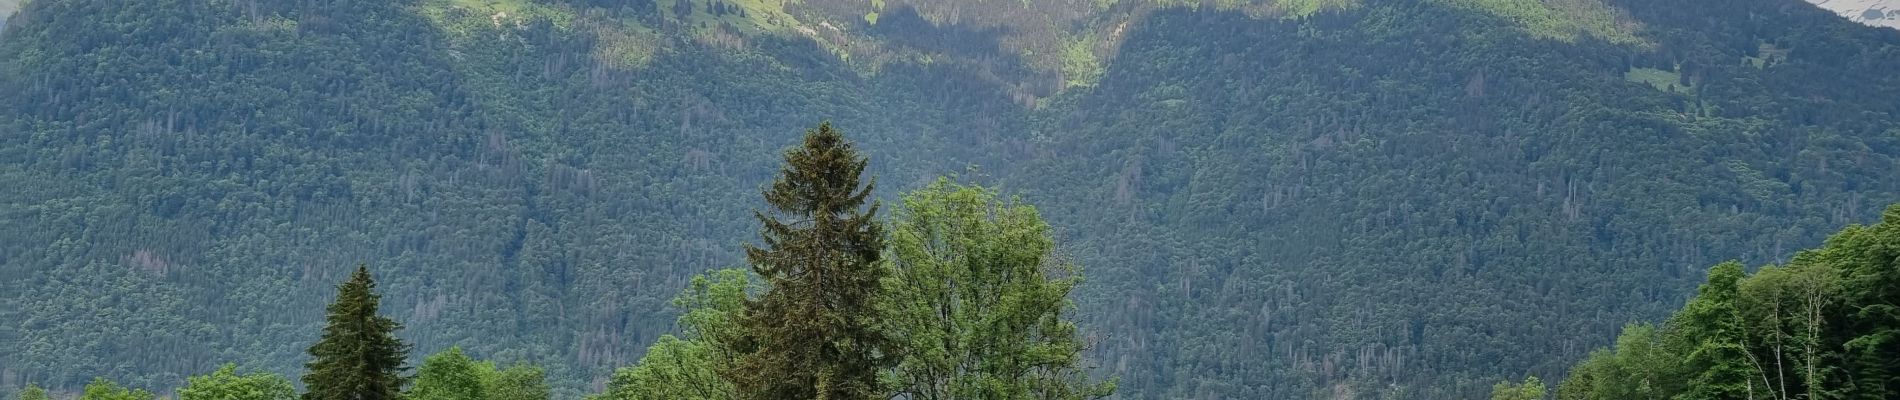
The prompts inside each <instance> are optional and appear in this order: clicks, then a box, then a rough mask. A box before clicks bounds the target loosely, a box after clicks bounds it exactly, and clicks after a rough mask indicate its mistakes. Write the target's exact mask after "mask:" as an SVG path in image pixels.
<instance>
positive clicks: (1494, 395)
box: [1491, 376, 1549, 400]
mask: <svg viewBox="0 0 1900 400" xmlns="http://www.w3.org/2000/svg"><path fill="white" fill-rule="evenodd" d="M1548 389H1549V388H1547V387H1545V386H1544V381H1542V380H1539V379H1537V377H1535V376H1531V377H1525V378H1524V382H1523V383H1511V382H1498V384H1496V385H1492V386H1491V400H1544V391H1545V390H1548Z"/></svg>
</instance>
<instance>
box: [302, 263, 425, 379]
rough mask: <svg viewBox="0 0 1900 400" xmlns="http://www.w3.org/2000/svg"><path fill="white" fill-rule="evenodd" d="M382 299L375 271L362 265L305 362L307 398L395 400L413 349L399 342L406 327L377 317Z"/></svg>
mask: <svg viewBox="0 0 1900 400" xmlns="http://www.w3.org/2000/svg"><path fill="white" fill-rule="evenodd" d="M381 298H382V296H380V295H378V294H376V281H375V280H373V279H371V278H370V276H369V268H368V267H366V266H361V265H359V266H357V267H356V273H355V274H352V275H351V276H350V280H349V281H348V282H344V283H343V285H341V286H338V287H337V296H336V302H335V303H331V304H330V308H329V313H330V315H329V317H328V320H329V326H325V327H324V328H323V338H322V339H318V340H317V344H315V345H312V346H310V355H311V356H312V357H314V358H315V359H314V360H311V361H310V363H309V364H304V368H305V369H306V370H308V371H309V372H306V373H305V374H304V376H303V383H304V386H306V387H307V388H308V389H309V392H306V393H304V395H303V398H304V400H393V399H395V398H397V395H398V394H399V393H400V391H401V389H402V385H403V381H404V378H403V377H402V375H401V373H402V371H403V369H404V367H403V360H404V358H406V357H407V354H408V352H409V346H408V345H407V344H404V343H403V342H402V340H401V339H397V338H396V335H395V332H396V330H397V329H402V325H401V324H398V323H396V321H393V320H390V319H389V318H387V317H383V316H381V315H378V314H377V313H376V308H377V303H378V302H379V301H380V300H381Z"/></svg>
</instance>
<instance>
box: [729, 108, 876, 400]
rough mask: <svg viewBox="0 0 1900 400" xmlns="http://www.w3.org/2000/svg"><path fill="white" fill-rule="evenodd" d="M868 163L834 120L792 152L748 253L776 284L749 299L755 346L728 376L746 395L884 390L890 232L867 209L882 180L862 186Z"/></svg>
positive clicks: (849, 394)
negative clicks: (881, 301) (882, 258)
mask: <svg viewBox="0 0 1900 400" xmlns="http://www.w3.org/2000/svg"><path fill="white" fill-rule="evenodd" d="M865 164H866V159H865V158H864V157H863V156H860V155H858V152H857V150H856V149H855V148H854V147H853V145H852V144H851V143H850V142H848V141H846V140H845V139H844V137H843V135H841V134H840V133H839V132H838V131H837V130H834V129H832V128H831V124H830V123H829V122H826V123H822V124H819V125H818V128H816V129H813V130H809V131H806V133H805V140H804V144H803V145H801V146H800V147H798V148H796V149H792V150H790V151H788V152H786V153H785V165H784V167H783V168H782V169H781V171H780V174H779V178H778V180H777V181H776V182H773V183H772V186H771V187H770V188H768V189H766V190H765V192H764V195H765V200H766V202H767V203H769V204H771V206H772V209H773V210H774V211H775V213H774V214H776V215H768V214H766V213H763V212H755V213H754V215H755V216H756V217H757V218H758V220H759V222H760V223H762V224H764V229H763V230H762V231H761V234H760V235H761V236H762V238H763V240H764V242H765V243H764V247H755V246H750V245H748V246H747V247H746V258H747V260H748V261H749V262H750V263H751V264H752V268H753V269H754V270H755V271H757V272H758V274H759V276H761V277H763V278H765V281H766V282H767V283H768V284H769V285H770V286H769V287H768V289H767V290H766V292H765V293H764V294H763V295H761V296H760V297H759V299H758V300H753V301H748V302H747V303H746V307H745V315H743V316H742V317H741V322H740V324H741V326H742V327H743V328H744V330H745V331H746V332H747V333H748V334H749V335H750V336H751V337H750V338H747V339H745V343H743V344H742V346H741V350H742V351H746V352H747V353H746V355H745V356H744V357H742V358H741V359H740V360H739V362H738V363H737V365H735V366H733V367H731V368H728V369H727V370H726V371H725V372H724V377H725V378H726V379H728V380H730V381H732V382H733V385H734V386H735V388H737V390H738V392H739V395H740V397H741V398H745V399H813V398H818V399H867V398H872V397H874V396H876V395H878V394H880V393H881V391H880V389H879V387H878V386H879V385H878V379H877V375H878V371H879V370H881V369H882V368H884V367H887V366H889V365H891V364H892V361H893V360H894V358H893V357H890V354H889V353H890V352H889V351H887V349H889V348H890V345H889V343H890V342H891V341H890V340H889V339H888V338H886V337H885V336H884V335H882V334H881V333H880V331H879V329H877V327H876V326H875V325H876V324H875V321H874V320H873V318H874V317H875V311H874V304H873V303H874V301H875V299H877V298H878V297H879V296H880V295H881V294H882V291H881V290H880V286H879V279H881V278H883V276H884V274H885V273H884V271H883V270H882V269H880V266H879V265H878V258H879V257H878V256H879V251H880V250H882V249H883V247H884V243H883V240H882V238H883V237H884V234H883V232H882V229H881V228H880V227H879V225H878V224H877V222H876V221H875V220H874V219H873V218H874V216H875V215H876V214H877V208H878V206H877V205H876V204H872V205H871V206H870V208H869V209H868V210H863V211H860V209H861V208H862V207H863V206H864V203H865V198H866V197H868V196H869V195H870V194H871V189H872V187H873V186H874V183H870V182H867V183H864V184H862V185H860V183H859V176H860V175H861V174H862V173H863V172H864V166H865Z"/></svg>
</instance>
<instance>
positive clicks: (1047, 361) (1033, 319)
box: [883, 179, 1115, 399]
mask: <svg viewBox="0 0 1900 400" xmlns="http://www.w3.org/2000/svg"><path fill="white" fill-rule="evenodd" d="M889 251H890V255H889V256H887V257H886V260H887V261H886V262H887V263H888V264H889V265H890V268H891V269H892V273H891V275H890V276H889V277H888V278H886V279H885V285H886V286H887V287H888V289H886V290H885V292H886V293H888V294H889V298H888V299H887V301H886V302H885V304H884V306H885V310H884V311H883V312H884V313H886V314H887V317H885V318H884V321H885V322H886V323H887V324H889V329H890V330H891V331H892V334H891V336H892V337H895V338H898V340H900V341H901V342H902V343H903V347H904V348H905V349H906V350H907V353H906V354H905V355H906V358H905V360H904V361H903V362H902V363H901V364H900V365H899V366H898V367H897V369H896V371H894V372H893V373H892V374H891V376H890V377H889V378H888V379H890V380H893V381H895V382H896V383H897V387H898V388H900V389H899V390H900V391H902V392H903V394H904V395H906V396H907V397H908V398H912V399H974V398H986V399H1016V398H1042V399H1081V398H1095V397H1101V396H1106V395H1109V394H1111V393H1112V392H1113V391H1114V388H1115V383H1114V382H1113V381H1110V382H1106V383H1091V382H1088V381H1087V380H1086V378H1087V377H1086V374H1084V373H1083V372H1082V370H1081V360H1080V357H1079V355H1078V354H1079V352H1080V351H1081V349H1082V347H1083V343H1082V342H1081V340H1079V339H1078V338H1077V335H1076V327H1075V324H1074V323H1073V322H1071V321H1069V320H1068V319H1067V318H1065V317H1064V313H1065V312H1067V311H1069V309H1070V308H1071V305H1070V303H1069V300H1068V296H1069V291H1070V290H1072V289H1074V288H1075V285H1076V284H1077V283H1078V282H1080V281H1081V273H1080V270H1079V268H1078V267H1077V266H1076V265H1075V264H1073V263H1071V262H1068V261H1067V260H1062V259H1059V258H1057V256H1056V254H1055V241H1054V239H1053V238H1052V236H1051V235H1050V228H1049V225H1048V224H1047V223H1045V222H1043V219H1042V217H1041V216H1040V215H1039V214H1037V212H1036V209H1035V208H1034V207H1031V206H1029V205H1025V204H1022V203H1020V202H1018V201H1016V200H1014V199H1004V198H1001V197H1000V196H999V195H997V193H996V192H994V191H992V190H989V189H985V188H982V187H978V186H967V185H962V184H958V183H956V182H953V181H951V180H948V179H939V180H938V181H937V182H936V183H933V184H931V185H930V186H928V187H925V188H923V189H920V190H918V191H916V192H912V193H910V194H907V195H905V196H904V198H903V207H902V208H901V209H900V210H898V212H897V215H896V218H895V220H894V221H893V222H892V229H891V239H890V250H889Z"/></svg>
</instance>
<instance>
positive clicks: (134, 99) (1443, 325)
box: [0, 0, 1900, 398]
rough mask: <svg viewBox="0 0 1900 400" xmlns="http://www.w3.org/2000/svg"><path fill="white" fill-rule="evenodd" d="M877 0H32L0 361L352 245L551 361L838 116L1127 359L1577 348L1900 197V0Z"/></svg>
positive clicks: (1299, 369) (577, 384)
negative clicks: (1058, 293) (1074, 273)
mask: <svg viewBox="0 0 1900 400" xmlns="http://www.w3.org/2000/svg"><path fill="white" fill-rule="evenodd" d="M873 3H876V4H874V5H866V4H859V3H855V2H845V1H810V2H799V3H783V4H781V3H779V2H755V1H717V2H705V1H697V0H694V1H659V2H650V1H641V0H628V1H620V0H585V1H584V0H572V1H559V2H555V1H549V2H528V1H501V0H497V1H473V0H469V1H463V0H455V1H450V0H427V1H389V0H344V1H300V0H254V1H253V0H240V1H222V0H215V1H210V0H151V1H136V2H118V1H96V0H35V1H32V2H30V3H28V4H27V5H26V7H25V9H24V10H22V12H21V13H20V14H19V15H17V16H15V17H14V18H13V19H11V20H10V21H9V22H8V23H7V26H6V27H5V31H4V32H3V33H0V93H7V94H8V95H6V96H0V185H3V186H4V187H6V188H8V189H9V190H5V191H0V221H4V223H3V225H0V226H4V227H5V228H6V229H5V230H4V232H3V233H0V234H4V235H5V237H4V238H0V321H4V322H5V323H4V324H0V388H4V389H0V390H11V389H12V388H16V387H19V386H22V385H24V384H25V383H27V382H35V383H39V384H42V385H46V386H49V387H51V388H54V389H55V390H56V391H57V390H68V391H70V390H76V389H77V388H78V387H79V386H80V385H83V384H84V383H85V382H86V381H87V380H89V379H91V378H92V377H95V376H107V377H112V378H115V379H119V380H121V381H123V382H127V383H129V384H132V385H133V386H137V387H148V388H154V389H159V390H163V389H165V388H172V387H176V386H177V385H178V384H179V383H180V382H182V379H183V376H185V375H189V374H199V373H205V372H208V371H212V370H215V369H216V368H217V365H218V364H221V363H223V362H227V361H232V362H238V363H239V364H242V365H247V366H256V367H263V368H267V369H270V370H276V371H282V372H288V371H291V370H294V369H296V368H297V367H298V366H299V365H301V363H302V362H304V361H305V358H304V356H303V354H302V353H301V350H302V349H303V348H304V347H305V346H307V344H308V343H310V342H311V341H313V340H314V339H315V338H316V335H317V329H318V327H319V326H320V324H321V322H322V317H323V315H322V311H321V310H322V304H324V302H326V301H327V300H328V297H327V296H329V294H330V293H331V292H330V290H331V288H330V285H331V284H333V283H334V282H337V281H340V280H341V278H342V277H343V276H344V275H345V274H347V273H348V272H349V271H350V268H352V267H354V266H355V265H356V264H358V263H368V264H370V265H371V268H372V269H375V270H376V271H378V273H377V274H378V276H379V278H380V281H381V284H382V290H383V293H384V295H385V297H384V307H385V308H384V309H385V310H388V312H389V313H390V314H391V315H392V316H393V317H395V318H396V319H397V320H398V321H401V322H402V323H404V324H405V325H407V326H408V328H407V329H406V330H404V331H402V334H403V335H404V336H405V337H406V338H407V339H409V340H411V341H412V342H414V343H416V344H417V350H418V353H423V354H426V353H433V352H435V351H436V350H439V349H443V348H447V347H449V346H450V345H460V346H461V347H462V348H463V349H465V350H467V351H468V352H469V353H471V354H474V355H478V356H480V357H482V358H487V359H495V360H499V361H502V362H512V361H530V362H534V363H538V364H541V365H543V366H545V367H547V368H548V370H549V373H550V375H551V377H552V378H554V379H555V381H556V383H557V387H558V388H559V392H560V393H561V395H563V396H566V397H575V396H578V395H579V394H580V393H583V392H585V391H589V390H591V389H593V388H594V387H595V386H594V384H598V383H600V382H602V381H603V380H604V379H605V378H606V377H607V374H608V371H609V370H610V369H611V368H614V367H618V366H624V365H626V364H628V363H631V362H632V361H633V360H635V359H637V357H638V356H639V355H640V354H639V352H641V351H642V350H643V349H644V348H645V346H646V345H647V344H648V343H650V342H651V341H652V340H653V339H654V338H655V337H656V336H658V335H660V334H662V333H665V332H670V331H671V330H672V329H673V326H672V325H673V322H672V321H673V316H674V315H675V314H676V313H677V312H678V310H674V309H672V308H670V307H669V306H667V303H666V300H667V299H669V298H671V297H672V296H673V295H674V294H676V293H678V292H679V290H680V289H681V288H682V287H683V286H685V284H686V283H685V280H686V279H687V277H689V276H691V275H692V274H695V273H699V272H702V271H705V270H708V269H712V268H716V267H722V266H731V265H734V264H736V263H738V262H740V260H741V258H740V257H738V255H739V249H740V244H741V243H744V242H746V241H750V240H755V239H753V234H752V232H753V229H752V228H753V227H752V226H751V224H752V223H753V221H752V220H751V215H750V210H751V209H754V208H758V207H760V206H761V204H759V203H758V202H757V200H755V199H756V198H757V197H755V194H756V192H757V191H758V189H759V187H760V185H763V184H764V183H765V182H768V181H769V180H770V176H771V175H770V173H771V172H773V166H774V165H775V164H776V162H777V161H778V160H777V158H776V154H777V153H778V150H779V149H782V148H784V147H786V146H789V145H791V144H792V143H793V142H794V141H795V140H796V138H797V135H798V133H799V131H800V130H801V129H803V128H804V127H808V126H810V125H812V124H814V123H816V122H817V121H818V120H821V119H830V120H832V121H833V123H834V124H835V125H837V126H840V127H844V129H845V130H846V131H848V132H851V133H852V134H853V139H854V140H857V141H858V142H860V144H861V146H862V148H863V149H864V150H865V151H866V153H867V154H868V155H870V157H871V165H872V167H871V172H872V173H873V174H874V175H876V176H877V177H878V180H879V182H880V186H879V187H880V193H879V196H891V195H893V194H895V193H897V191H899V190H907V189H911V188H915V187H918V186H921V185H922V184H923V183H925V182H928V181H929V179H931V178H932V177H934V176H936V175H940V174H946V173H958V172H964V171H967V168H968V167H970V166H977V167H978V172H965V174H966V175H973V176H974V177H976V178H977V179H979V180H983V181H986V182H992V183H995V184H998V185H1001V186H1003V187H1005V188H1007V189H1008V190H1010V191H1011V192H1014V193H1020V194H1022V195H1024V196H1025V197H1026V199H1027V200H1029V201H1030V202H1032V203H1034V204H1037V205H1039V206H1040V207H1041V208H1042V210H1043V212H1044V215H1046V216H1047V217H1048V218H1049V219H1050V222H1051V224H1052V225H1054V226H1056V227H1057V228H1058V229H1059V230H1061V231H1062V235H1063V237H1064V239H1066V240H1067V243H1070V244H1071V245H1070V246H1068V247H1067V248H1065V249H1064V251H1066V252H1069V253H1071V254H1073V255H1075V256H1076V257H1077V258H1078V259H1079V260H1081V261H1082V262H1081V264H1082V265H1083V266H1084V268H1085V270H1086V271H1087V274H1088V275H1087V276H1088V278H1087V281H1086V282H1085V283H1084V284H1083V285H1082V287H1081V288H1080V289H1078V291H1077V293H1078V295H1079V297H1078V299H1077V301H1078V305H1079V308H1080V311H1081V312H1082V315H1081V319H1082V320H1083V321H1084V328H1085V330H1086V332H1089V333H1091V334H1093V335H1094V336H1095V338H1096V341H1097V343H1098V344H1097V347H1096V348H1095V349H1094V352H1093V354H1092V355H1093V356H1094V358H1095V359H1097V360H1101V361H1103V364H1104V365H1102V366H1101V367H1102V368H1101V369H1100V371H1102V372H1103V373H1113V374H1117V375H1120V376H1121V377H1122V384H1121V389H1120V394H1121V396H1124V397H1129V398H1301V397H1308V396H1322V395H1324V396H1340V395H1346V396H1351V397H1364V398H1376V397H1381V396H1391V397H1398V398H1463V397H1470V396H1476V395H1478V394H1481V393H1484V392H1485V391H1486V390H1488V389H1489V387H1490V385H1491V384H1492V383H1493V382H1495V381H1497V380H1499V379H1507V378H1508V379H1515V378H1519V377H1522V376H1523V375H1525V374H1527V373H1535V374H1537V375H1539V376H1546V377H1554V376H1558V375H1560V374H1561V373H1562V369H1563V367H1565V366H1568V365H1570V364H1571V363H1574V362H1575V361H1577V360H1579V359H1581V358H1583V357H1584V356H1585V355H1586V354H1587V352H1588V351H1589V350H1590V349H1593V348H1596V347H1600V346H1602V345H1605V344H1607V343H1609V341H1610V340H1611V339H1612V338H1613V337H1614V335H1615V334H1616V332H1617V328H1618V327H1621V326H1622V325H1623V324H1625V323H1626V322H1630V321H1636V320H1653V319H1657V318H1661V317H1663V316H1665V315H1667V313H1668V311H1670V310H1673V309H1675V308H1676V307H1678V306H1680V305H1681V304H1682V303H1683V301H1684V300H1685V299H1687V298H1688V297H1689V296H1690V295H1691V294H1692V292H1693V288H1694V287H1695V283H1697V282H1700V281H1701V280H1702V279H1703V275H1702V268H1703V267H1704V266H1707V265H1710V264H1713V263H1714V262H1716V261H1719V260H1724V259H1731V258H1733V259H1741V260H1744V261H1746V262H1747V263H1748V264H1750V265H1757V264H1760V263H1765V262H1772V261H1777V260H1782V259H1784V258H1786V257H1788V256H1790V255H1791V253H1792V252H1793V251H1794V250H1795V249H1800V248H1804V247H1811V246H1814V245H1815V244H1816V243H1819V241H1820V239H1821V238H1822V237H1823V235H1825V234H1826V233H1828V232H1832V231H1834V230H1836V229H1838V228H1839V227H1840V226H1842V225H1846V224H1849V223H1853V222H1866V221H1871V220H1873V219H1875V218H1876V217H1877V216H1878V214H1879V210H1880V209H1881V208H1882V207H1884V206H1885V205H1886V204H1888V203H1891V202H1894V201H1896V200H1900V195H1897V194H1900V193H1896V191H1897V190H1900V179H1897V178H1895V176H1894V175H1893V174H1892V171H1894V170H1895V169H1896V167H1900V166H1896V165H1895V160H1894V158H1893V157H1895V156H1896V154H1900V116H1897V115H1896V113H1897V112H1900V102H1895V101H1892V100H1893V99H1896V98H1900V75H1896V74H1894V72H1893V71H1900V32H1896V31H1893V30H1883V29H1876V28H1871V27H1865V26H1860V25H1855V24H1852V23H1849V22H1847V21H1843V20H1840V19H1839V18H1837V17H1834V16H1832V15H1830V14H1828V13H1827V12H1826V11H1823V10H1820V9H1817V8H1814V7H1813V6H1811V5H1807V4H1805V3H1802V2H1800V1H1799V0H1743V1H1734V0H1731V1H1714V0H1696V1H1684V2H1672V3H1671V4H1668V5H1659V4H1653V3H1655V2H1645V1H1634V0H1630V1H1611V2H1598V1H1578V0H1563V1H1559V0H1551V1H1546V2H1540V1H1528V0H1516V1H1505V0H1495V1H1494V0H1439V1H1426V2H1377V1H1366V2H1349V1H1288V2H1277V3H1276V2H1217V3H1220V4H1218V5H1210V6H1203V7H1185V6H1184V5H1183V4H1171V2H1165V1H1122V2H1114V1H1108V2H1102V1H1092V2H1080V1H1078V2H1030V3H1025V2H1017V1H1000V2H997V1H974V0H972V1H952V2H918V4H915V5H907V4H902V3H903V2H895V1H894V2H891V4H884V2H873ZM1070 3H1074V4H1070ZM933 5H934V6H933ZM906 6H914V7H916V8H907V7H906ZM866 7H869V8H866ZM933 7H937V8H933ZM1014 7H1023V8H1022V9H1017V8H1014ZM873 12H875V14H876V15H875V16H873V15H867V14H871V13H873ZM1025 15H1028V16H1034V17H1033V18H1031V17H1024V16H1025ZM847 17H848V18H847ZM1051 21H1054V22H1051Z"/></svg>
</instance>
